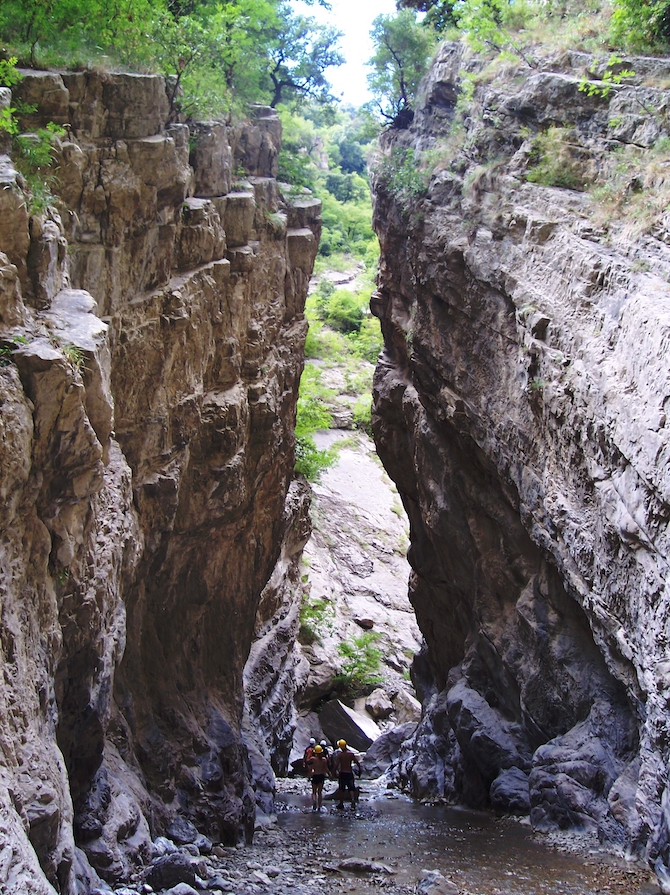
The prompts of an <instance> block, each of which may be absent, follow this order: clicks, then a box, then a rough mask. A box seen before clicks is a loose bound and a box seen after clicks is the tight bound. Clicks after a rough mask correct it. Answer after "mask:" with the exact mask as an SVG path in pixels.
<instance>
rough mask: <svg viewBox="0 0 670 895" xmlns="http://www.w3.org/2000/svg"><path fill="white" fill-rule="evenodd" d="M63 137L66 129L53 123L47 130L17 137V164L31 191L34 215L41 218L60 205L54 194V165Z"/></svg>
mask: <svg viewBox="0 0 670 895" xmlns="http://www.w3.org/2000/svg"><path fill="white" fill-rule="evenodd" d="M63 136H65V129H64V128H62V127H61V126H60V125H58V124H54V123H53V122H52V121H50V122H49V123H48V124H47V126H46V127H43V128H38V130H37V131H36V132H35V133H30V134H14V137H13V149H14V152H13V155H14V162H15V164H16V167H17V169H18V170H19V171H20V172H21V174H22V175H23V178H24V181H25V183H26V186H27V189H28V198H29V211H30V213H31V214H40V213H41V212H43V211H45V209H47V208H48V207H49V206H52V205H55V204H56V199H55V197H54V195H53V192H52V187H53V185H54V182H55V179H56V172H55V171H54V170H53V162H54V159H55V153H56V145H57V143H58V140H59V138H60V137H63Z"/></svg>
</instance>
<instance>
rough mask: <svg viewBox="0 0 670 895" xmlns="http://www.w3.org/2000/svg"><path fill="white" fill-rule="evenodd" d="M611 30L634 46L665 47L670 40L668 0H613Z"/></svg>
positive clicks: (643, 47) (621, 39)
mask: <svg viewBox="0 0 670 895" xmlns="http://www.w3.org/2000/svg"><path fill="white" fill-rule="evenodd" d="M612 33H613V36H614V38H615V40H617V41H619V42H621V43H622V44H624V45H628V46H631V47H634V48H641V49H649V48H654V49H655V48H658V47H659V45H660V47H663V48H667V46H668V44H670V0H614V15H613V16H612Z"/></svg>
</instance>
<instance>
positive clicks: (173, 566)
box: [0, 72, 320, 895]
mask: <svg viewBox="0 0 670 895" xmlns="http://www.w3.org/2000/svg"><path fill="white" fill-rule="evenodd" d="M18 89H20V92H21V94H22V97H23V99H24V100H26V101H30V102H34V103H36V104H37V112H36V113H35V114H34V115H33V116H31V118H30V119H28V120H26V121H25V122H24V126H25V127H26V129H29V128H31V127H35V126H39V125H40V124H42V123H45V122H46V121H49V120H53V121H57V122H59V123H61V124H65V125H67V137H65V138H63V140H62V142H61V145H60V147H59V158H58V164H59V177H58V181H57V183H56V186H55V187H54V188H55V189H56V190H57V191H58V198H59V200H60V201H59V206H58V207H59V213H58V214H56V213H55V211H50V212H49V213H47V214H44V215H41V216H35V215H30V214H29V212H28V211H27V208H28V207H29V206H28V203H27V202H26V201H25V198H24V197H23V196H22V195H21V182H20V178H17V175H16V173H15V171H14V169H13V167H12V164H11V159H10V158H9V157H7V156H3V157H2V158H0V179H1V180H2V182H3V184H5V185H6V186H7V187H8V188H7V189H4V190H0V224H1V226H0V350H1V353H0V407H1V413H0V532H1V534H0V566H1V568H2V575H1V576H0V593H1V597H2V600H1V602H2V616H1V618H0V666H1V667H2V675H3V676H2V681H1V682H0V816H1V817H2V822H1V823H0V854H2V884H3V885H4V884H5V883H6V884H7V886H9V887H10V888H11V889H12V891H17V892H18V891H21V892H30V893H33V892H34V893H47V892H53V891H54V890H57V891H59V892H62V893H68V895H74V893H77V895H81V893H83V892H87V891H89V890H90V889H91V888H93V887H94V886H95V885H96V881H98V882H99V878H103V879H104V880H106V881H108V882H110V883H118V882H119V881H123V880H126V879H129V878H130V877H131V875H132V874H133V873H136V872H137V871H138V869H140V868H141V867H142V866H143V865H144V864H146V863H147V862H148V861H150V860H151V859H152V857H153V856H154V851H153V846H152V839H153V838H155V837H156V836H158V835H160V834H163V833H165V832H166V831H167V830H168V828H169V827H170V824H171V823H173V822H174V821H175V819H176V818H179V819H180V821H181V822H183V823H186V822H188V823H192V824H193V825H195V827H196V828H197V830H198V831H199V833H200V834H205V835H206V836H207V837H209V839H210V840H212V841H218V842H221V841H223V842H226V843H234V842H237V841H238V840H239V839H240V838H244V837H245V836H246V837H250V836H251V835H252V832H253V826H254V792H253V789H252V779H251V777H250V764H249V758H248V752H247V747H246V745H245V741H244V736H243V733H242V722H243V711H242V706H243V698H244V694H243V670H244V666H245V662H246V660H247V656H248V653H249V649H250V646H251V643H252V639H253V637H254V633H256V634H257V635H258V636H260V637H265V638H266V639H271V638H272V632H274V638H275V639H274V641H273V642H274V644H275V647H273V648H275V654H277V655H278V658H277V668H278V669H279V671H280V672H281V673H283V672H284V668H285V666H286V681H287V683H286V692H287V693H288V694H290V695H292V692H293V690H292V689H291V688H295V687H297V686H298V685H299V674H297V672H295V669H292V667H291V661H292V657H291V656H289V658H288V659H286V662H285V661H284V659H285V658H286V656H287V655H288V654H289V653H290V650H288V648H287V646H286V645H287V644H288V643H289V642H290V641H291V639H292V638H293V637H294V633H293V626H295V624H296V621H295V620H296V618H297V609H296V608H293V607H292V606H291V599H293V600H295V599H296V597H295V595H293V596H292V597H290V598H289V596H285V591H288V590H290V586H289V585H291V586H292V584H293V583H294V582H295V580H296V578H297V571H296V570H295V568H294V566H295V564H296V561H297V558H298V556H299V552H300V550H301V548H302V545H303V544H304V542H305V539H306V537H307V536H308V532H309V525H308V517H307V507H308V501H307V498H306V494H305V489H304V487H301V486H299V485H298V484H297V483H294V484H293V485H291V482H292V478H293V465H294V437H293V426H294V421H295V404H296V399H297V386H298V381H299V376H300V372H301V368H302V356H303V343H304V338H305V333H306V323H305V321H304V317H303V307H304V300H305V295H306V290H307V283H308V281H309V277H310V274H311V269H312V264H313V261H314V255H315V253H316V247H317V244H318V239H319V235H320V217H319V206H318V204H314V205H313V206H311V208H310V209H309V211H306V208H305V203H303V207H301V209H300V210H299V211H297V212H296V213H295V214H293V212H292V211H291V208H290V204H289V203H288V201H287V200H286V199H285V198H284V197H283V195H282V192H281V190H280V188H279V186H278V184H277V183H276V181H275V180H274V175H275V173H276V154H277V152H278V149H279V145H280V140H281V129H280V126H279V120H278V118H276V116H275V114H274V112H272V111H271V110H267V109H264V110H255V112H254V114H255V115H256V118H255V120H253V121H251V122H249V123H247V124H246V125H245V124H240V125H238V126H236V127H235V128H227V127H225V126H223V125H218V124H216V123H209V124H207V125H203V126H199V127H196V128H195V129H194V133H193V140H192V141H191V140H190V136H191V135H190V132H189V128H188V127H187V126H186V125H184V124H168V123H167V122H168V115H169V108H168V101H167V99H166V93H165V85H164V83H163V81H162V80H161V79H160V78H155V77H148V76H146V77H145V76H138V75H107V74H100V73H95V72H81V73H71V74H69V73H68V74H62V75H55V74H53V73H48V72H30V73H26V77H25V78H24V80H23V81H21V84H20V87H19V88H18ZM42 119H44V121H43V120H42ZM190 144H192V145H190ZM247 158H248V159H249V161H250V164H249V167H248V168H247V169H246V180H245V183H247V184H248V189H249V191H250V196H251V199H252V201H251V202H249V203H247V205H248V208H245V215H246V216H245V218H244V229H243V230H242V229H240V227H237V228H236V237H237V236H238V235H239V233H240V232H243V233H244V235H245V239H246V241H245V243H244V244H243V245H240V246H239V247H238V248H237V249H235V251H237V252H239V253H240V255H241V257H242V258H243V259H244V263H240V264H237V263H236V258H235V257H232V256H231V255H230V251H229V249H228V243H227V241H226V232H225V222H226V213H225V212H226V206H227V198H226V195H227V194H228V193H229V192H230V190H231V171H232V169H233V167H234V166H238V167H239V165H240V164H241V163H242V161H241V160H244V159H247ZM245 189H246V187H245ZM289 220H290V226H291V228H292V229H293V231H295V230H296V228H298V227H301V228H302V230H301V232H300V236H299V238H297V237H295V236H293V237H292V238H291V239H289V235H288V234H289V228H288V223H287V222H288V221H289ZM298 222H299V223H298ZM303 231H304V232H303ZM307 232H309V238H308V236H307ZM233 242H234V243H235V242H237V238H236V239H234V240H233ZM275 567H277V568H275ZM291 593H293V591H291ZM297 599H299V594H298V597H297ZM284 603H286V604H287V605H288V608H282V607H284ZM257 610H258V615H257ZM282 648H283V649H284V653H283V654H282V653H281V650H282ZM254 681H255V684H254V686H255V688H256V689H255V690H254V693H257V699H256V702H255V703H254V705H253V709H252V710H253V711H256V710H257V711H259V712H265V711H266V708H267V704H268V694H267V693H265V692H264V691H263V687H264V686H265V684H264V683H263V679H262V675H260V674H259V675H256V676H255V677H254ZM287 699H288V700H289V702H290V698H289V697H287ZM277 711H278V712H279V711H280V709H279V708H278V709H277ZM281 711H284V713H286V707H285V705H284V706H282V708H281ZM269 717H271V712H270V716H269ZM289 721H290V719H287V723H288V722H289ZM254 773H255V774H256V777H258V776H259V775H260V776H262V768H261V767H260V765H259V769H257V768H256V767H254ZM270 776H271V775H270Z"/></svg>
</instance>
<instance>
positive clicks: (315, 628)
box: [298, 599, 335, 646]
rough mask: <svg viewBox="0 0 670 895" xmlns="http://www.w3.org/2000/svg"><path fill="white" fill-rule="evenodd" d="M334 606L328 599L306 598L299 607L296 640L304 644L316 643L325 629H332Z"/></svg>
mask: <svg viewBox="0 0 670 895" xmlns="http://www.w3.org/2000/svg"><path fill="white" fill-rule="evenodd" d="M334 617H335V607H334V606H333V605H332V603H329V602H328V600H324V599H318V600H312V601H310V600H309V599H306V600H305V601H304V602H303V604H302V606H301V607H300V630H299V632H298V640H299V641H300V643H302V644H304V645H305V646H309V645H310V644H312V643H316V642H317V641H319V640H320V639H321V635H322V634H323V633H325V632H326V631H332V629H333V619H334Z"/></svg>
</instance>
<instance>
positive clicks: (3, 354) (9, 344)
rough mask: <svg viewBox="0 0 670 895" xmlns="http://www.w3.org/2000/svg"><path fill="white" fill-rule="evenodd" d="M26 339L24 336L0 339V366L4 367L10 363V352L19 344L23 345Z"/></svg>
mask: <svg viewBox="0 0 670 895" xmlns="http://www.w3.org/2000/svg"><path fill="white" fill-rule="evenodd" d="M27 341H28V339H26V337H25V336H15V337H14V338H13V339H2V340H1V341H0V367H6V366H8V365H9V364H11V363H12V354H13V353H14V352H15V351H16V350H17V348H19V346H20V345H25V344H26V343H27Z"/></svg>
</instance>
